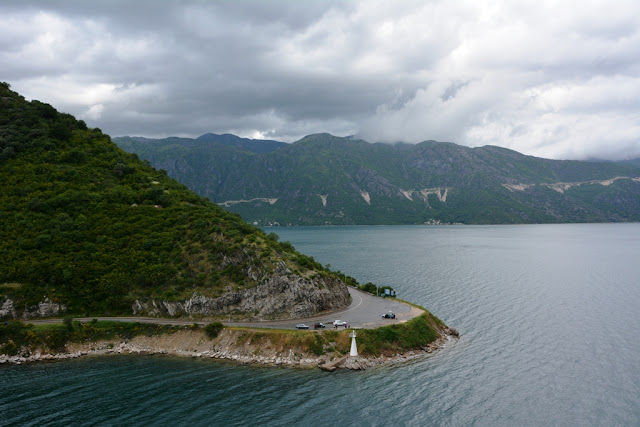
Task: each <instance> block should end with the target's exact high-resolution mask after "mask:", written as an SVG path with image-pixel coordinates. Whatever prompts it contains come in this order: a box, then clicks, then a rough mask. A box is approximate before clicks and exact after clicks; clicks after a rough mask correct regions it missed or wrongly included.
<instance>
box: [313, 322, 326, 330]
mask: <svg viewBox="0 0 640 427" xmlns="http://www.w3.org/2000/svg"><path fill="white" fill-rule="evenodd" d="M324 328H326V326H325V325H324V323H322V322H317V323H314V324H313V329H324Z"/></svg>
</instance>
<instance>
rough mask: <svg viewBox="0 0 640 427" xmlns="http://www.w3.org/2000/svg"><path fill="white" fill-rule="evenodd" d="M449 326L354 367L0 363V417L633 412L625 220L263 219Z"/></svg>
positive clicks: (632, 261) (156, 419) (327, 418)
mask: <svg viewBox="0 0 640 427" xmlns="http://www.w3.org/2000/svg"><path fill="white" fill-rule="evenodd" d="M268 231H276V232H277V233H278V234H279V235H280V236H281V240H289V241H291V242H292V243H293V244H294V245H295V246H296V248H297V249H298V250H300V251H302V252H305V253H307V254H309V255H312V256H314V257H315V259H316V260H317V261H319V262H321V263H322V264H331V266H332V268H333V269H339V270H341V271H344V272H346V273H348V274H349V275H351V276H353V277H356V278H357V279H358V280H359V281H361V282H367V281H372V282H375V283H377V284H380V285H391V286H393V287H394V288H395V289H396V291H397V292H398V294H399V296H400V297H401V298H403V299H407V300H410V301H413V302H416V303H418V304H420V305H423V306H425V307H427V308H429V309H430V310H431V311H432V312H433V313H434V314H436V315H437V316H438V317H440V318H441V319H442V320H443V321H445V322H446V323H447V324H448V325H450V326H453V327H455V328H457V329H458V330H459V331H460V332H461V334H462V335H461V338H460V340H459V341H457V342H455V343H453V344H451V345H449V346H448V348H446V349H444V350H443V351H440V352H437V353H436V354H434V355H431V356H429V357H426V358H422V359H419V360H414V361H411V362H407V363H403V364H398V365H394V366H389V367H383V368H377V369H373V370H370V371H366V372H336V373H332V374H328V373H324V372H320V371H317V370H296V369H284V368H283V369H280V368H276V369H273V368H259V367H246V366H236V365H233V364H229V363H221V362H219V361H212V360H191V359H187V360H184V359H172V358H166V357H156V356H146V357H145V356H139V357H134V356H112V357H104V358H93V359H79V360H73V361H66V362H57V363H39V364H32V365H28V366H1V367H0V425H69V424H73V425H134V424H135V425H274V426H275V425H305V426H307V425H309V426H316V425H317V426H324V425H388V424H396V425H454V426H457V425H487V426H489V425H492V426H493V425H509V426H512V425H518V426H520V425H640V340H639V337H640V315H639V314H638V309H639V308H640V224H593V225H592V224H588V225H525V226H477V227H475V226H473V227H472V226H459V227H454V226H451V227H445V226H443V227H327V228H324V227H323V228H277V229H269V230H268Z"/></svg>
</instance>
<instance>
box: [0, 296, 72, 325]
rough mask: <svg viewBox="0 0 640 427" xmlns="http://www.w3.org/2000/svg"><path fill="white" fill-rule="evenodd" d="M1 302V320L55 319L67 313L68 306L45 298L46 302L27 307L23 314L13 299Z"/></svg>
mask: <svg viewBox="0 0 640 427" xmlns="http://www.w3.org/2000/svg"><path fill="white" fill-rule="evenodd" d="M0 301H1V300H0ZM1 302H2V306H0V319H3V318H10V319H16V318H18V317H21V318H22V319H25V320H26V319H34V318H38V317H55V316H58V315H60V314H62V313H64V312H65V311H67V306H66V305H64V304H59V303H57V302H53V301H51V300H50V299H49V298H45V299H44V301H42V302H39V303H38V304H37V305H34V306H31V307H25V309H24V311H22V312H19V311H18V310H16V308H15V306H14V303H13V301H12V300H11V299H6V300H4V301H1Z"/></svg>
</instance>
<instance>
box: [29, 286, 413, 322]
mask: <svg viewBox="0 0 640 427" xmlns="http://www.w3.org/2000/svg"><path fill="white" fill-rule="evenodd" d="M349 293H350V294H351V298H352V302H351V305H349V307H347V308H346V309H343V310H338V311H332V312H327V313H322V314H318V315H316V316H313V317H308V318H304V319H294V320H271V321H261V322H225V321H222V323H224V324H225V325H226V326H247V327H253V328H276V329H295V327H296V325H297V324H298V323H304V324H306V325H308V326H309V327H310V328H311V329H313V324H314V323H316V322H322V323H324V324H325V325H326V326H327V328H332V327H333V325H332V323H333V321H334V320H342V321H344V322H346V323H347V324H348V325H349V327H350V328H365V329H370V328H377V327H379V326H384V325H390V324H393V323H401V322H406V321H407V320H409V319H413V318H414V317H416V316H419V315H420V314H421V313H422V310H420V309H417V308H415V307H412V306H410V305H408V304H405V303H403V302H400V301H396V300H394V299H392V298H380V297H375V296H373V295H371V294H368V293H366V292H361V291H359V290H357V289H354V288H351V287H350V288H349ZM389 312H392V313H394V314H395V315H396V318H395V319H383V318H382V315H383V314H385V313H389ZM92 319H98V320H112V321H119V322H142V323H158V324H162V325H191V324H193V323H198V324H200V325H205V324H207V323H209V321H207V320H196V321H194V320H187V319H166V318H156V317H133V316H132V317H76V318H74V320H77V321H80V322H89V321H91V320H92ZM61 322H62V319H40V320H35V319H34V320H30V321H29V323H33V324H46V323H61Z"/></svg>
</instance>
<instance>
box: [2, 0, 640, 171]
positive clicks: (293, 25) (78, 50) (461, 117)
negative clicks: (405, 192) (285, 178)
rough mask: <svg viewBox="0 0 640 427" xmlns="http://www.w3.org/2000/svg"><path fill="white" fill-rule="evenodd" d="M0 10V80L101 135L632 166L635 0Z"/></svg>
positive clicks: (12, 4)
mask: <svg viewBox="0 0 640 427" xmlns="http://www.w3.org/2000/svg"><path fill="white" fill-rule="evenodd" d="M510 3H511V4H506V5H505V4H496V3H495V2H492V1H477V2H469V3H466V2H465V3H463V2H447V1H438V0H436V1H428V2H424V1H417V0H416V1H409V0H406V1H402V2H393V4H392V3H389V2H382V1H379V2H377V1H366V2H365V1H362V2H357V1H304V2H295V1H269V2H264V1H219V2H208V1H163V2H158V1H136V2H129V1H120V0H109V1H106V0H105V1H91V2H87V1H81V0H74V1H62V0H60V1H46V2H45V1H11V0H8V1H5V2H3V3H2V4H0V80H4V81H8V82H9V83H10V84H11V85H12V87H13V88H14V89H15V90H17V91H18V92H20V93H21V94H23V95H25V96H26V97H27V98H29V99H40V100H42V101H45V102H49V103H51V104H53V105H54V106H55V107H56V108H58V109H60V110H63V111H66V112H69V113H72V114H74V115H76V116H78V117H81V118H84V119H85V120H86V121H87V123H88V124H89V125H90V126H96V127H100V128H101V129H103V130H104V131H105V132H108V133H110V134H111V135H114V136H115V135H143V136H149V137H161V136H169V135H178V136H198V135H200V134H203V133H206V132H218V133H222V132H232V133H236V134H238V135H241V136H248V137H264V138H272V139H281V140H285V141H293V140H296V139H298V138H300V137H302V136H304V135H306V134H309V133H315V132H331V133H334V134H337V135H347V134H358V135H360V136H361V137H364V138H365V139H367V140H370V141H385V142H395V141H407V142H419V141H423V140H427V139H438V140H446V141H452V142H456V143H460V144H465V145H469V146H479V145H486V144H493V145H500V146H504V147H508V148H512V149H515V150H518V151H521V152H524V153H527V154H532V155H537V156H543V157H553V158H588V157H603V158H611V159H620V158H628V157H637V156H640V108H639V107H640V22H639V21H640V18H639V17H640V13H639V12H640V6H639V5H636V4H635V2H633V1H624V0H622V1H619V2H616V5H615V7H612V6H611V4H610V3H607V2H604V1H596V2H590V3H588V4H585V3H584V2H577V1H576V2H573V1H563V2H510Z"/></svg>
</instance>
